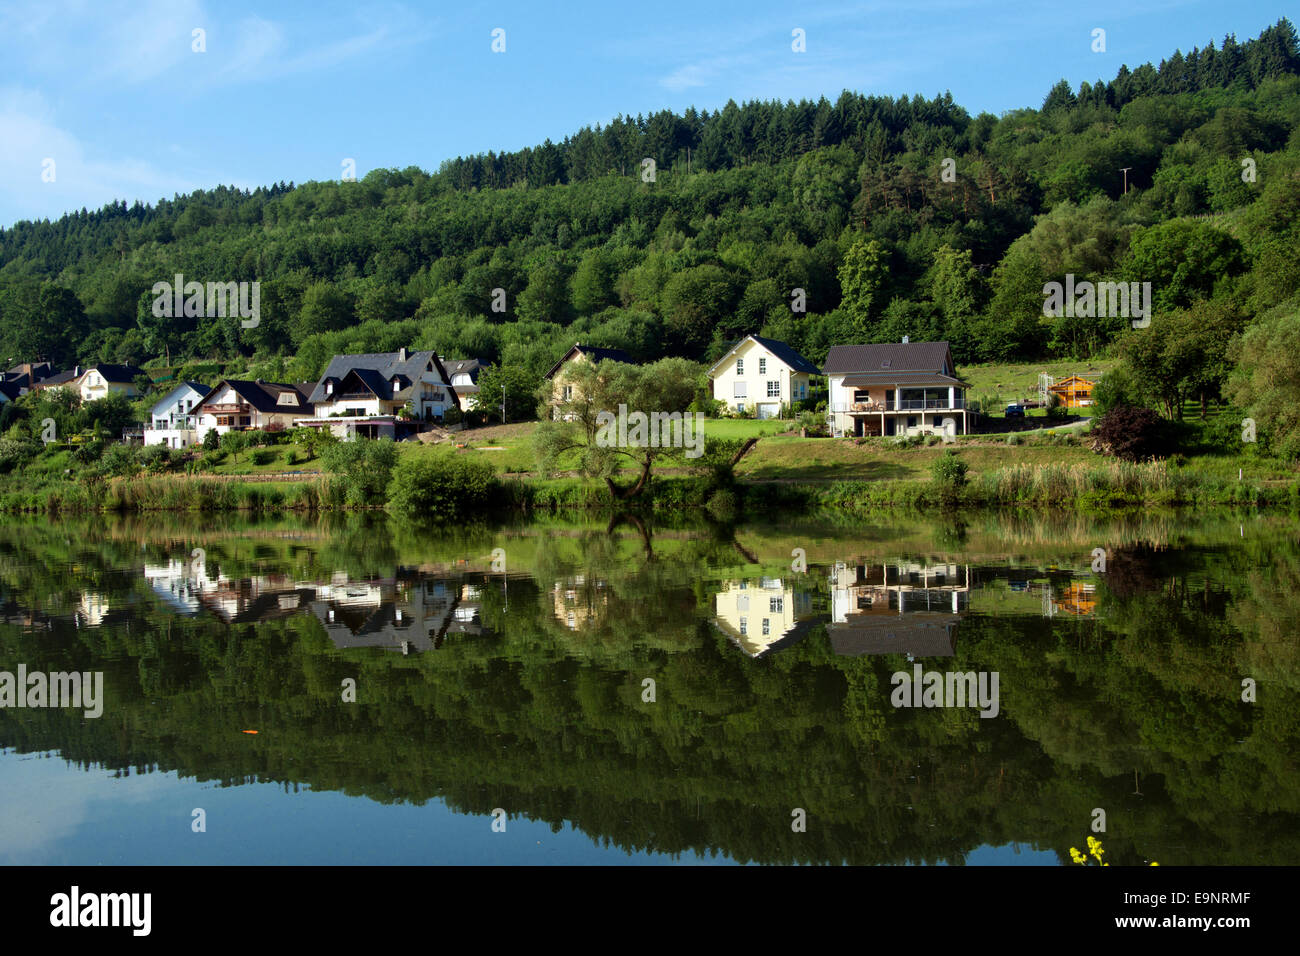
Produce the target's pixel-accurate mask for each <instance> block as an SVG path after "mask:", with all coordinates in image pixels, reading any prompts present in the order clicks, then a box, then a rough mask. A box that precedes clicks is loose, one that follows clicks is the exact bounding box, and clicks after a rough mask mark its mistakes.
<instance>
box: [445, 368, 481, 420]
mask: <svg viewBox="0 0 1300 956" xmlns="http://www.w3.org/2000/svg"><path fill="white" fill-rule="evenodd" d="M446 367H447V374H448V375H449V376H450V377H451V387H452V388H453V389H455V390H456V397H457V398H459V399H460V407H461V408H463V409H464V410H465V411H470V410H472V409H475V408H478V377H479V375H480V374H482V372H483V369H484V368H486V367H487V366H485V365H484V364H483V363H482V362H480V361H479V360H478V359H460V360H459V361H456V362H447V363H446Z"/></svg>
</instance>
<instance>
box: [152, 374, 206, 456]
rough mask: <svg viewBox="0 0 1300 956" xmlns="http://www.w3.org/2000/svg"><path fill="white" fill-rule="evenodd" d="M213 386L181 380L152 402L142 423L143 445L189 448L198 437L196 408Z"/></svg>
mask: <svg viewBox="0 0 1300 956" xmlns="http://www.w3.org/2000/svg"><path fill="white" fill-rule="evenodd" d="M210 391H212V389H210V388H208V386H206V385H204V384H203V383H202V382H181V383H180V384H179V385H177V386H176V387H175V388H173V389H172V390H171V391H170V392H168V393H167V394H166V395H164V396H163V397H162V398H161V399H159V400H158V401H157V403H155V404H154V407H153V408H152V409H150V412H149V422H148V424H146V425H145V426H144V443H145V444H146V445H166V446H167V447H168V448H188V447H189V446H190V445H193V444H194V443H195V442H197V441H198V440H199V436H198V417H197V416H196V415H195V414H194V409H195V407H196V406H197V405H198V404H199V402H201V401H203V399H204V398H206V397H207V395H208V392H210Z"/></svg>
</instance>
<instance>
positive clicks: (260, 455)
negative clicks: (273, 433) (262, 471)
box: [252, 448, 275, 465]
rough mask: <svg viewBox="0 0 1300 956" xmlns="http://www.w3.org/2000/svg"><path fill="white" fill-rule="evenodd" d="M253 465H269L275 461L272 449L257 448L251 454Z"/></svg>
mask: <svg viewBox="0 0 1300 956" xmlns="http://www.w3.org/2000/svg"><path fill="white" fill-rule="evenodd" d="M252 459H253V464H254V465H269V464H270V463H271V462H273V461H274V460H275V450H274V449H272V448H258V449H256V450H255V451H254V452H253V454H252Z"/></svg>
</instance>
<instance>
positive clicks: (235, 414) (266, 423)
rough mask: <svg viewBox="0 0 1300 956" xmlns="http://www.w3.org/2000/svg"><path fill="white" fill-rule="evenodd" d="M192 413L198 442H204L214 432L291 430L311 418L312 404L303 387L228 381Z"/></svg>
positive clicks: (220, 433) (201, 402) (222, 433)
mask: <svg viewBox="0 0 1300 956" xmlns="http://www.w3.org/2000/svg"><path fill="white" fill-rule="evenodd" d="M192 414H193V415H194V417H195V418H196V421H195V428H194V437H195V441H200V442H201V441H203V439H204V438H205V437H206V436H207V434H208V432H210V431H213V430H214V429H215V430H216V432H217V434H218V435H224V434H225V433H226V432H229V431H244V430H246V429H251V428H260V429H263V430H270V431H274V430H276V429H279V428H291V427H293V426H294V425H296V424H297V423H298V421H299V420H300V419H303V418H306V417H307V416H309V415H311V405H310V404H308V402H307V393H306V388H305V387H304V386H301V385H288V384H284V383H281V382H263V381H261V380H260V379H259V380H257V381H255V382H249V381H244V380H237V379H226V380H225V381H223V382H221V383H219V384H218V385H217V386H216V387H215V388H214V389H213V390H212V391H210V392H208V394H207V395H205V396H204V397H203V398H202V399H201V400H200V401H199V403H198V404H197V405H195V406H194V408H193V410H192Z"/></svg>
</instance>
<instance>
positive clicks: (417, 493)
mask: <svg viewBox="0 0 1300 956" xmlns="http://www.w3.org/2000/svg"><path fill="white" fill-rule="evenodd" d="M500 491H501V485H500V482H499V481H498V480H497V476H496V472H495V471H494V470H493V468H492V466H491V465H490V464H489V463H488V462H485V461H474V460H472V459H470V458H466V457H464V456H459V455H445V454H428V453H426V454H421V455H408V456H406V457H405V458H404V459H402V461H400V462H399V463H398V465H397V467H396V468H395V469H394V470H393V478H392V481H391V482H390V483H389V486H388V506H389V508H390V509H392V510H393V511H395V512H397V513H399V514H403V515H407V516H409V517H413V518H422V519H427V520H429V521H437V522H450V521H458V520H460V519H462V518H465V517H468V516H470V515H472V514H477V513H481V512H486V511H488V510H489V509H490V508H491V507H492V505H493V503H494V502H495V501H496V500H497V498H498V496H499V494H500Z"/></svg>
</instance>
